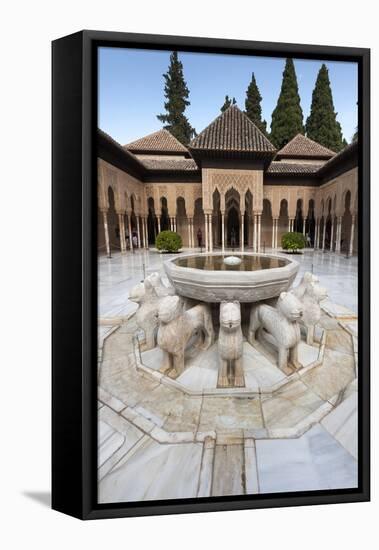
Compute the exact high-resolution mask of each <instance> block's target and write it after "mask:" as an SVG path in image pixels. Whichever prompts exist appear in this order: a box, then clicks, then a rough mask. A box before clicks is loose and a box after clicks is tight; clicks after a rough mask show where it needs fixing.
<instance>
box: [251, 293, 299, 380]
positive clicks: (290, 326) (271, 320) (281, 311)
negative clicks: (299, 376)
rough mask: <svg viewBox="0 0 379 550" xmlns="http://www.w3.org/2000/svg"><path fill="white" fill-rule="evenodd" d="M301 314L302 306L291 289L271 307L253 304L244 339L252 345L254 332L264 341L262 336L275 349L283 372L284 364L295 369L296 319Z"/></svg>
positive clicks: (297, 324) (296, 350) (296, 357)
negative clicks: (246, 335)
mask: <svg viewBox="0 0 379 550" xmlns="http://www.w3.org/2000/svg"><path fill="white" fill-rule="evenodd" d="M302 315H303V306H302V303H301V302H300V300H299V299H298V298H297V297H296V296H295V295H294V294H293V293H292V292H282V293H281V294H280V296H279V299H278V301H277V303H276V306H275V307H272V306H269V305H267V304H260V305H258V306H253V307H252V310H251V313H250V323H249V331H248V341H249V342H250V344H254V342H255V341H256V333H257V331H258V339H259V341H260V342H262V343H263V344H264V342H265V338H264V335H265V334H267V335H268V338H267V339H268V340H269V342H270V343H272V344H273V345H274V346H275V347H276V348H277V350H278V367H279V368H280V369H281V370H283V371H284V372H285V371H286V368H287V366H292V367H294V368H296V369H298V368H300V367H301V365H300V363H299V360H298V344H299V342H300V326H299V321H300V319H301V318H302Z"/></svg>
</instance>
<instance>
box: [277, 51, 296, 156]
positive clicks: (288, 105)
mask: <svg viewBox="0 0 379 550" xmlns="http://www.w3.org/2000/svg"><path fill="white" fill-rule="evenodd" d="M302 133H304V126H303V111H302V108H301V105H300V96H299V89H298V86H297V78H296V72H295V66H294V63H293V60H292V59H287V60H286V65H285V68H284V71H283V80H282V87H281V90H280V94H279V98H278V103H277V105H276V107H275V109H274V111H273V113H272V119H271V136H270V138H271V141H272V142H273V143H274V145H275V146H276V147H277V148H278V149H280V148H282V147H283V146H284V145H285V144H286V143H288V142H289V141H290V140H291V139H292V138H293V137H295V136H296V134H302Z"/></svg>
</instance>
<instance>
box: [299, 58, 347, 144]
mask: <svg viewBox="0 0 379 550" xmlns="http://www.w3.org/2000/svg"><path fill="white" fill-rule="evenodd" d="M305 129H306V132H307V136H308V137H309V138H310V139H313V140H314V141H317V142H318V143H320V144H321V145H323V146H324V147H328V149H332V150H333V151H340V150H341V149H342V148H343V139H342V131H341V125H340V123H339V122H338V120H337V113H336V112H335V111H334V104H333V95H332V89H331V86H330V80H329V73H328V69H327V67H326V65H325V64H324V63H323V64H322V66H321V69H320V70H319V73H318V75H317V80H316V84H315V87H314V90H313V93H312V104H311V112H310V115H309V117H308V118H307V122H306V125H305Z"/></svg>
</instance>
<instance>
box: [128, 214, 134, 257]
mask: <svg viewBox="0 0 379 550" xmlns="http://www.w3.org/2000/svg"><path fill="white" fill-rule="evenodd" d="M128 231H129V248H130V250H132V249H133V240H132V216H131V215H130V214H128Z"/></svg>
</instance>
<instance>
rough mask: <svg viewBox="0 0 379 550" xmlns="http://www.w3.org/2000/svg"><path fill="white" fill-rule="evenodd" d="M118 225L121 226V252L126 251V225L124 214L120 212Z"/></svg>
mask: <svg viewBox="0 0 379 550" xmlns="http://www.w3.org/2000/svg"><path fill="white" fill-rule="evenodd" d="M118 225H119V228H120V247H121V252H122V253H124V252H125V251H126V243H125V226H124V214H122V213H119V214H118Z"/></svg>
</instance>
